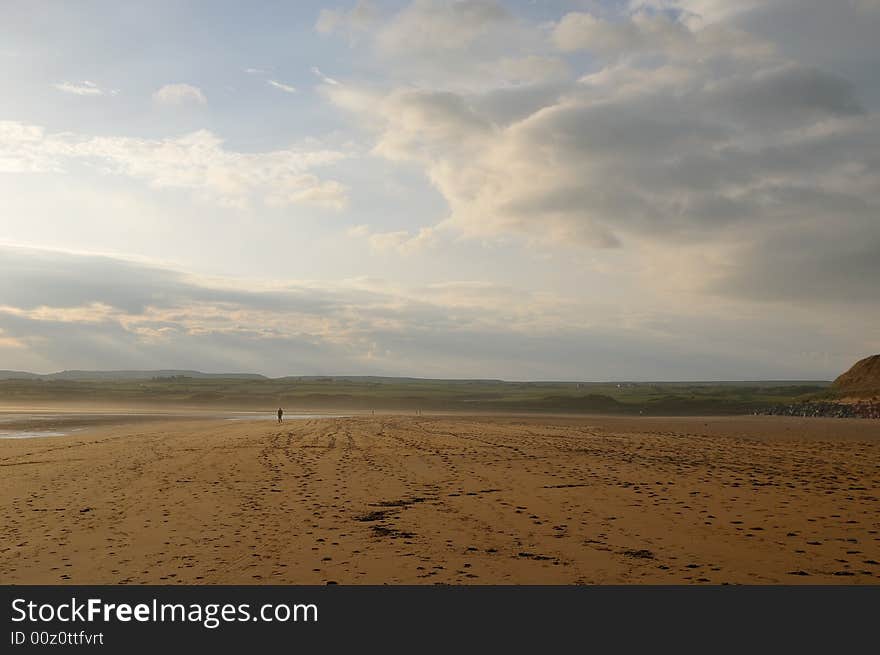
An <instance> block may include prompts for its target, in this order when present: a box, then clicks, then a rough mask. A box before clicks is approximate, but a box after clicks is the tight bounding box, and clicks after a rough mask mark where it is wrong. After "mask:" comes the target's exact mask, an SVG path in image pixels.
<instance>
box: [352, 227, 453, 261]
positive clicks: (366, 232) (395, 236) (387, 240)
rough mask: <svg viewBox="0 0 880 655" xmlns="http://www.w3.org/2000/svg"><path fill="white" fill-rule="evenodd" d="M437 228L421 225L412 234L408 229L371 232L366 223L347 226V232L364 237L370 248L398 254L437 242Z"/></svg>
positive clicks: (416, 251) (421, 248)
mask: <svg viewBox="0 0 880 655" xmlns="http://www.w3.org/2000/svg"><path fill="white" fill-rule="evenodd" d="M438 232H439V230H438V229H437V228H436V227H423V228H420V229H419V230H418V231H416V232H415V233H414V234H413V233H412V232H410V231H409V230H396V231H392V232H373V231H371V230H370V228H369V226H367V225H356V226H354V227H351V228H349V230H348V231H347V234H348V236H349V237H352V238H356V239H366V241H367V243H368V244H369V245H370V248H371V249H372V250H373V251H375V252H379V253H384V252H395V253H397V254H398V255H413V254H416V253H418V252H422V251H423V250H424V249H425V248H430V247H431V246H433V245H435V244H436V243H437V239H438Z"/></svg>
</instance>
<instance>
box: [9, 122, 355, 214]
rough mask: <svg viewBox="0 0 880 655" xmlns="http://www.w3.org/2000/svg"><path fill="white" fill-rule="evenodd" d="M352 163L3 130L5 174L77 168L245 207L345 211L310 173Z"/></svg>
mask: <svg viewBox="0 0 880 655" xmlns="http://www.w3.org/2000/svg"><path fill="white" fill-rule="evenodd" d="M349 156H350V153H348V152H344V151H340V150H330V149H325V148H320V147H315V145H314V144H310V145H309V146H308V147H306V146H303V147H292V148H288V149H284V150H274V151H269V152H260V153H241V152H236V151H233V150H229V149H227V148H225V147H224V145H223V141H222V139H220V138H219V137H218V136H216V135H215V134H213V133H211V132H209V131H207V130H201V131H198V132H193V133H191V134H187V135H185V136H182V137H177V138H170V139H138V138H132V137H87V136H82V135H77V134H71V133H59V134H48V133H46V132H45V130H44V129H43V128H41V127H38V126H33V125H26V124H21V123H16V122H11V121H5V122H0V171H3V172H19V173H21V172H56V173H59V172H64V171H65V170H67V168H68V166H69V164H70V163H71V162H74V161H78V162H83V163H93V164H96V165H97V166H98V169H99V170H101V171H103V172H107V173H112V174H118V175H126V176H129V177H132V178H136V179H140V180H144V181H146V182H147V183H149V184H151V185H152V186H154V187H157V188H178V189H188V190H191V191H194V192H195V193H197V194H198V195H199V196H200V197H202V198H203V199H204V200H205V201H208V202H217V203H220V204H223V205H230V206H238V207H244V206H247V205H249V204H251V203H252V202H255V201H257V202H260V201H261V202H262V203H264V204H266V205H270V206H280V207H286V206H290V205H296V204H304V205H313V206H318V207H326V208H330V209H340V208H342V207H344V206H345V204H346V202H347V190H346V188H345V187H344V186H343V185H342V184H340V183H339V182H336V181H333V180H323V179H321V178H319V177H318V176H317V175H315V174H314V173H313V172H312V170H313V169H316V168H320V167H323V166H328V165H332V164H334V163H336V162H339V161H340V160H342V159H345V158H347V157H349Z"/></svg>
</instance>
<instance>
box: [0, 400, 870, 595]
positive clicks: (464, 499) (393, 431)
mask: <svg viewBox="0 0 880 655" xmlns="http://www.w3.org/2000/svg"><path fill="white" fill-rule="evenodd" d="M878 496H880V424H878V423H877V422H870V421H848V420H832V419H796V418H795V419H792V418H783V417H745V418H713V419H706V418H683V419H653V418H635V419H625V418H601V417H598V418H597V417H587V418H552V417H541V418H537V417H534V418H518V417H461V416H432V417H428V416H421V417H413V416H363V417H353V418H343V419H320V420H301V421H288V422H285V423H284V425H281V426H279V425H276V424H274V423H272V422H270V421H262V422H260V421H247V422H244V421H242V422H231V421H219V420H212V421H186V422H174V421H165V422H155V423H143V424H134V425H127V426H112V427H104V428H100V429H96V430H94V431H92V432H90V433H89V434H87V435H80V436H68V437H53V438H43V439H26V440H25V439H22V440H5V441H0V535H2V540H0V581H2V582H3V583H7V584H8V583H16V584H24V583H30V584H34V583H36V584H56V583H79V584H90V583H107V584H115V583H152V584H162V583H197V584H198V583H210V584H213V583H226V584H270V583H271V584H293V583H302V584H322V583H326V582H337V583H340V584H349V583H362V584H366V583H369V584H381V583H392V584H397V583H417V584H422V583H424V584H431V583H452V584H459V583H476V584H489V583H514V584H542V583H544V584H580V583H588V584H589V583H605V584H608V583H627V584H629V583H633V584H643V583H648V584H670V583H725V582H727V583H751V584H769V583H812V584H816V583H822V584H825V583H870V584H877V583H878V582H880V499H878Z"/></svg>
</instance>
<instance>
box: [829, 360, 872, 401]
mask: <svg viewBox="0 0 880 655" xmlns="http://www.w3.org/2000/svg"><path fill="white" fill-rule="evenodd" d="M833 388H834V390H835V391H836V392H838V393H843V394H846V395H850V396H855V397H867V396H874V395H878V394H880V355H871V356H870V357H865V358H864V359H861V360H859V361H857V362H856V363H855V364H853V366H852V368H850V369H849V370H848V371H847V372H846V373H844V374H843V375H841V376H840V377H839V378H837V379H836V380H835V381H834V385H833Z"/></svg>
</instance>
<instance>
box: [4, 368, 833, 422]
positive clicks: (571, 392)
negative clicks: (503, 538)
mask: <svg viewBox="0 0 880 655" xmlns="http://www.w3.org/2000/svg"><path fill="white" fill-rule="evenodd" d="M828 387H829V383H828V382H821V381H820V382H817V381H803V382H798V381H794V382H792V381H786V382H773V381H767V382H621V383H616V382H615V383H598V382H579V383H578V382H505V381H501V380H423V379H416V378H378V377H287V378H278V379H269V378H261V377H258V376H254V378H242V377H239V378H232V377H190V376H161V377H154V378H144V379H106V378H105V379H54V378H34V379H5V380H2V379H0V405H6V406H10V405H50V404H68V403H73V404H83V405H85V404H89V405H113V406H122V407H146V406H160V405H161V406H172V407H181V408H182V407H217V408H221V407H222V408H224V409H242V410H256V409H261V410H271V409H272V408H275V407H278V406H279V405H280V406H282V407H284V408H286V409H288V410H297V409H303V410H306V409H321V410H371V409H375V410H392V409H394V410H418V409H421V410H425V411H440V410H443V411H464V412H558V413H614V414H639V413H642V414H646V415H687V414H691V415H704V414H705V415H708V414H746V413H752V412H754V411H757V410H761V409H763V408H766V407H768V406H771V405H776V404H782V403H792V402H798V401H802V400H807V399H810V398H813V397H818V396H822V395H824V394H825V393H827V390H828Z"/></svg>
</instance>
